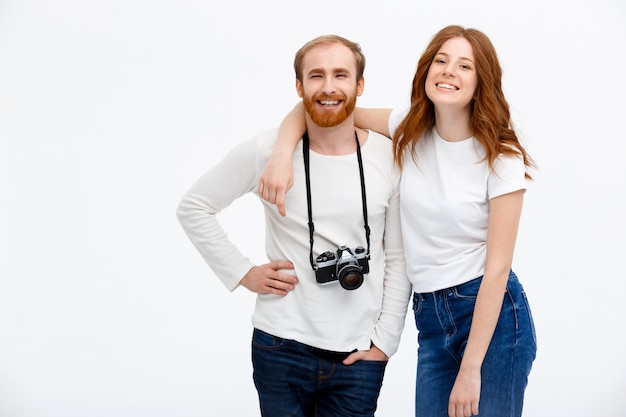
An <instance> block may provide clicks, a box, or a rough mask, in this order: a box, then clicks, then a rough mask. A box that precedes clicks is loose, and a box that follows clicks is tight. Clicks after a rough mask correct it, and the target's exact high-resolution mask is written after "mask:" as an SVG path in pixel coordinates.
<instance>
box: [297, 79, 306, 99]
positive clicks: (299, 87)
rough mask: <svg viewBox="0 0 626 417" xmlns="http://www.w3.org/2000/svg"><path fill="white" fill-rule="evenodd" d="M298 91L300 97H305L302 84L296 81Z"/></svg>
mask: <svg viewBox="0 0 626 417" xmlns="http://www.w3.org/2000/svg"><path fill="white" fill-rule="evenodd" d="M296 91H297V92H298V97H300V98H303V97H304V92H303V91H302V83H301V82H300V80H298V79H296Z"/></svg>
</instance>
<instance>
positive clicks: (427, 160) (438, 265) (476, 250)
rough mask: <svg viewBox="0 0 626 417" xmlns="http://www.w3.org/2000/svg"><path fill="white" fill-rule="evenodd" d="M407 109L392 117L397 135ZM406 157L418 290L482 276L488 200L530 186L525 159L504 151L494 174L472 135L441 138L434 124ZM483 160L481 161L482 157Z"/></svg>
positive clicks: (409, 250)
mask: <svg viewBox="0 0 626 417" xmlns="http://www.w3.org/2000/svg"><path fill="white" fill-rule="evenodd" d="M406 112H407V110H404V111H397V110H394V111H393V112H392V113H391V116H390V118H389V131H390V132H391V134H392V135H393V133H394V132H395V130H396V128H397V127H398V125H399V124H400V122H401V121H402V119H403V118H404V116H405V115H406ZM415 155H416V158H415V162H414V159H413V156H412V155H410V154H409V153H408V151H407V154H406V155H405V157H404V166H403V170H402V181H401V187H400V195H401V204H400V212H401V219H402V233H403V238H404V248H405V256H406V265H407V274H408V276H409V280H410V281H411V283H412V284H413V290H414V291H415V292H432V291H436V290H440V289H444V288H448V287H451V286H455V285H459V284H462V283H465V282H468V281H470V280H472V279H474V278H478V277H480V276H482V275H483V273H484V269H485V260H486V249H487V225H488V220H489V200H490V199H491V198H494V197H497V196H499V195H503V194H507V193H510V192H513V191H517V190H520V189H524V190H525V189H526V180H525V177H524V173H525V166H524V163H523V161H522V159H521V158H518V157H509V156H504V155H500V157H499V158H498V159H497V160H496V163H495V171H496V173H497V174H494V173H493V172H491V170H490V169H489V166H488V164H487V161H484V160H482V158H483V156H484V155H485V153H484V149H483V147H482V145H481V144H480V143H479V142H478V141H477V140H476V139H475V138H473V137H471V138H468V139H466V140H463V141H460V142H448V141H446V140H444V139H442V138H441V137H440V136H439V135H438V133H437V131H436V129H435V128H433V129H432V130H431V131H430V132H428V133H427V134H425V135H424V137H422V138H421V139H420V140H419V141H418V142H417V146H416V149H415ZM481 160H482V161H481Z"/></svg>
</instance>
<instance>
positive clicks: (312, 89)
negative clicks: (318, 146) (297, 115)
mask: <svg viewBox="0 0 626 417" xmlns="http://www.w3.org/2000/svg"><path fill="white" fill-rule="evenodd" d="M296 89H297V90H298V95H299V96H300V97H302V101H303V103H304V108H305V110H306V112H307V113H308V114H309V116H310V117H311V120H312V121H313V123H315V124H316V125H318V126H320V127H333V126H337V125H339V124H341V123H343V122H344V121H345V120H346V119H347V118H348V117H349V116H350V115H351V114H352V112H353V111H354V108H355V106H356V98H357V97H358V96H360V95H361V94H362V93H363V79H362V78H361V80H359V81H358V82H357V80H356V63H355V60H354V55H353V54H352V51H350V49H348V48H347V47H346V46H344V45H342V44H340V43H334V44H331V45H320V46H317V47H315V48H313V49H311V50H310V51H309V52H307V54H306V56H305V57H304V60H303V67H302V82H300V81H299V80H296Z"/></svg>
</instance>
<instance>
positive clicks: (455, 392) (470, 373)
mask: <svg viewBox="0 0 626 417" xmlns="http://www.w3.org/2000/svg"><path fill="white" fill-rule="evenodd" d="M479 400H480V369H477V370H464V369H463V368H461V370H460V371H459V373H458V375H457V376H456V380H455V381H454V386H453V387H452V392H451V393H450V402H449V403H448V415H449V416H450V417H470V416H475V415H477V414H478V401H479Z"/></svg>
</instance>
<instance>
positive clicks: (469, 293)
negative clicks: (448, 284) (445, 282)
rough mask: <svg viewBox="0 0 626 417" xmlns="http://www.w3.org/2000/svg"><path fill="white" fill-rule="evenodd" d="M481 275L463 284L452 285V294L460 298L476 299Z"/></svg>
mask: <svg viewBox="0 0 626 417" xmlns="http://www.w3.org/2000/svg"><path fill="white" fill-rule="evenodd" d="M481 282H482V277H480V278H476V279H473V280H471V281H469V282H466V283H465V284H461V285H457V286H456V287H452V288H451V290H452V295H453V296H454V297H456V298H459V299H461V300H472V301H473V300H476V297H477V296H478V290H479V289H480V283H481Z"/></svg>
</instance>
